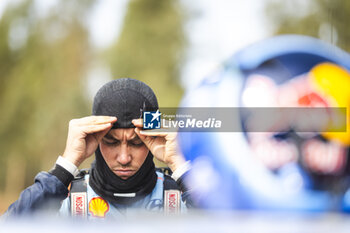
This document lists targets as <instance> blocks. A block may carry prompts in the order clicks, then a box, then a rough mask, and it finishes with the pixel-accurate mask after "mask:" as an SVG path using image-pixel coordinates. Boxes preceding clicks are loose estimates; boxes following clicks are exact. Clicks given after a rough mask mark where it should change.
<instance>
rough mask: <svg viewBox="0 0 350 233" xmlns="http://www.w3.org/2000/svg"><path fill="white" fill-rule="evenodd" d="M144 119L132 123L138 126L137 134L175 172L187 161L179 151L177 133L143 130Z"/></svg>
mask: <svg viewBox="0 0 350 233" xmlns="http://www.w3.org/2000/svg"><path fill="white" fill-rule="evenodd" d="M142 121H143V120H142V119H135V120H133V121H132V123H133V124H134V125H135V126H136V128H135V133H136V134H137V135H138V136H139V138H140V139H141V140H142V141H143V143H144V144H145V145H146V146H147V148H148V149H149V150H150V151H151V153H152V154H153V155H154V156H155V157H156V158H157V159H158V160H159V161H161V162H163V163H165V164H166V165H168V166H169V168H170V169H171V170H172V171H173V172H174V171H175V170H176V169H177V168H178V167H180V166H181V165H183V164H184V163H185V162H186V161H185V159H184V157H183V155H182V154H181V153H180V152H179V150H178V145H177V140H176V135H177V133H176V132H155V131H154V130H147V131H145V130H142V126H143V124H142Z"/></svg>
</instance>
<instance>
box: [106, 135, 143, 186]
mask: <svg viewBox="0 0 350 233" xmlns="http://www.w3.org/2000/svg"><path fill="white" fill-rule="evenodd" d="M100 150H101V153H102V156H103V158H104V160H105V161H106V163H107V165H108V167H109V168H110V169H111V170H112V171H113V172H114V174H116V175H117V176H119V177H120V178H122V179H124V180H126V179H128V178H129V177H131V176H132V175H134V174H135V173H136V172H137V171H138V170H139V169H140V167H141V166H142V164H143V163H144V161H145V160H146V157H147V155H148V152H149V150H148V148H147V147H146V146H145V144H143V142H142V141H141V139H140V138H139V137H138V136H137V135H136V134H135V131H134V129H133V128H130V129H112V130H110V131H109V132H108V133H107V134H106V136H105V137H104V138H103V139H102V141H101V143H100Z"/></svg>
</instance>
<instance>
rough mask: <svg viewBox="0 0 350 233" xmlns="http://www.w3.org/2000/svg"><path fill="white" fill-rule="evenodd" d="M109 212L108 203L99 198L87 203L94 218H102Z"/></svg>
mask: <svg viewBox="0 0 350 233" xmlns="http://www.w3.org/2000/svg"><path fill="white" fill-rule="evenodd" d="M108 210H109V205H108V203H107V202H106V201H105V200H103V199H102V198H101V197H94V198H92V199H91V200H90V202H89V212H90V213H91V214H92V216H94V217H99V218H103V217H104V216H105V215H106V213H107V212H108Z"/></svg>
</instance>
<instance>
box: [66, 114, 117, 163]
mask: <svg viewBox="0 0 350 233" xmlns="http://www.w3.org/2000/svg"><path fill="white" fill-rule="evenodd" d="M116 121H117V118H116V117H110V116H88V117H84V118H80V119H73V120H71V121H70V122H69V129H68V137H67V143H66V149H65V151H64V153H63V155H62V156H63V157H64V158H66V159H68V160H69V161H70V162H72V163H73V164H74V165H75V166H77V167H79V165H80V164H81V163H82V162H83V161H84V160H85V159H87V158H88V157H90V156H91V155H92V154H93V153H94V152H95V150H96V149H97V146H98V144H99V143H100V142H101V139H102V138H103V137H104V136H105V135H106V134H107V133H108V131H109V130H110V129H111V128H112V125H113V123H115V122H116Z"/></svg>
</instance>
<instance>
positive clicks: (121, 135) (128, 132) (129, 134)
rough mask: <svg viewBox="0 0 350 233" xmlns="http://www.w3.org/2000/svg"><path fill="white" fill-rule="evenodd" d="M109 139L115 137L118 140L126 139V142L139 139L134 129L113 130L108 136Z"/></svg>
mask: <svg viewBox="0 0 350 233" xmlns="http://www.w3.org/2000/svg"><path fill="white" fill-rule="evenodd" d="M106 136H107V137H113V138H116V139H118V140H122V139H126V140H132V139H135V138H138V136H137V134H136V133H135V129H134V128H127V129H111V130H110V131H109V132H108V133H107V134H106Z"/></svg>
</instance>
